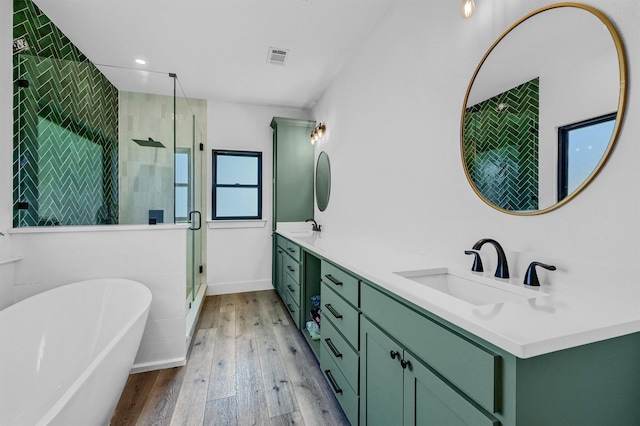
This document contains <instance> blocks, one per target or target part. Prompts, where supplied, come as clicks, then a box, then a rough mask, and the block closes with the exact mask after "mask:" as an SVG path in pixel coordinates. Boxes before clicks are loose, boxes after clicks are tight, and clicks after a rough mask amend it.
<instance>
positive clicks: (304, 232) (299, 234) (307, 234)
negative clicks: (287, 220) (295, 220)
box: [289, 229, 313, 237]
mask: <svg viewBox="0 0 640 426" xmlns="http://www.w3.org/2000/svg"><path fill="white" fill-rule="evenodd" d="M289 233H290V234H293V235H294V236H296V237H310V236H312V235H313V231H309V230H307V229H305V230H300V231H289Z"/></svg>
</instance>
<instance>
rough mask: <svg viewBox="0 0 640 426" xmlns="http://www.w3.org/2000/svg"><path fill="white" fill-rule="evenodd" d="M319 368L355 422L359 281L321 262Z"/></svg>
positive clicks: (343, 407) (356, 410)
mask: <svg viewBox="0 0 640 426" xmlns="http://www.w3.org/2000/svg"><path fill="white" fill-rule="evenodd" d="M320 277H321V290H320V295H321V297H320V298H321V301H322V302H321V303H322V329H321V332H322V338H321V340H322V345H321V351H320V367H321V369H322V372H323V373H324V375H325V377H326V379H327V381H328V382H329V383H330V385H331V387H332V389H333V392H334V394H335V396H336V398H337V399H338V402H340V405H341V407H342V409H343V410H344V412H345V414H346V416H347V418H348V419H349V421H350V422H351V424H352V425H357V424H358V423H359V405H360V401H359V394H360V389H359V385H360V384H359V380H360V378H359V377H360V280H359V279H358V278H357V277H355V276H354V275H353V274H351V273H349V272H348V271H345V270H344V269H342V268H340V267H338V266H336V265H334V264H332V263H331V262H328V261H326V260H322V261H321V265H320Z"/></svg>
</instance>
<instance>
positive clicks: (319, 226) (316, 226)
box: [305, 218, 322, 232]
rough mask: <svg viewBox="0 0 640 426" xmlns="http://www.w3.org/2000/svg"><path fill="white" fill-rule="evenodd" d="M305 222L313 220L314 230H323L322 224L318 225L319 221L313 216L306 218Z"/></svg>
mask: <svg viewBox="0 0 640 426" xmlns="http://www.w3.org/2000/svg"><path fill="white" fill-rule="evenodd" d="M305 222H313V225H312V227H311V230H312V231H318V232H320V231H322V225H318V222H316V221H315V219H313V218H311V219H307V220H305Z"/></svg>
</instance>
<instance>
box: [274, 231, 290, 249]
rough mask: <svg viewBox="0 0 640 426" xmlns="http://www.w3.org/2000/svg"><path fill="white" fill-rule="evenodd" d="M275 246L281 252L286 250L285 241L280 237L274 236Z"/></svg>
mask: <svg viewBox="0 0 640 426" xmlns="http://www.w3.org/2000/svg"><path fill="white" fill-rule="evenodd" d="M276 245H277V246H278V247H280V248H281V249H283V250H286V249H287V239H286V238H285V237H283V236H282V235H278V234H276Z"/></svg>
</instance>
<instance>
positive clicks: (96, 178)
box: [13, 0, 118, 227]
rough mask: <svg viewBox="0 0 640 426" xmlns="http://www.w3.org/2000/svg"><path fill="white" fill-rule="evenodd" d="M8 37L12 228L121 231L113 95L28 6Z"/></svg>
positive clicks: (22, 2) (23, 2)
mask: <svg viewBox="0 0 640 426" xmlns="http://www.w3.org/2000/svg"><path fill="white" fill-rule="evenodd" d="M13 37H14V54H13V76H14V159H13V176H14V178H13V186H14V194H13V201H14V213H13V224H14V227H21V226H37V225H57V224H60V225H89V224H100V223H118V187H117V176H118V91H117V89H116V88H115V87H114V86H113V85H112V84H111V83H110V82H109V81H108V80H107V79H106V77H104V75H102V73H100V71H99V70H98V69H97V68H96V67H95V66H94V65H93V64H92V63H91V62H90V61H89V60H88V59H87V58H86V57H85V56H84V55H83V54H82V52H80V51H79V50H78V49H77V48H76V47H75V46H74V45H73V43H71V41H70V40H69V39H68V38H67V37H66V36H65V35H64V34H63V33H62V32H61V31H60V30H59V29H58V28H57V27H56V26H55V25H54V24H53V23H52V22H51V21H50V20H49V19H48V18H47V16H46V15H45V14H44V13H42V12H41V11H40V10H39V9H38V7H37V6H35V5H34V4H33V3H32V2H31V1H30V0H15V1H14V15H13ZM19 203H21V204H20V205H19ZM27 206H28V208H26V209H25V208H24V207H27ZM19 207H22V208H19Z"/></svg>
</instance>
